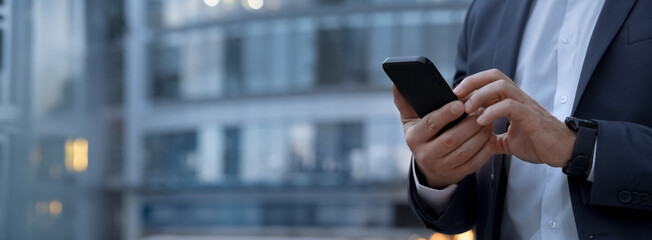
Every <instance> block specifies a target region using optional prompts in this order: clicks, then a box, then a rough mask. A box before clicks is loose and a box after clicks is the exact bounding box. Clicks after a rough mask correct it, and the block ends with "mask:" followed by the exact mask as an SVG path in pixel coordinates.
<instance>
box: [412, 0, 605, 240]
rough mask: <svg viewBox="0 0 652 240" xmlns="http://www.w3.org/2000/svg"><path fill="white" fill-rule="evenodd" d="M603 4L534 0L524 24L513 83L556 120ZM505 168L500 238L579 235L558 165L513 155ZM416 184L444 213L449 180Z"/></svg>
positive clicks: (569, 106) (568, 107)
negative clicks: (438, 187)
mask: <svg viewBox="0 0 652 240" xmlns="http://www.w3.org/2000/svg"><path fill="white" fill-rule="evenodd" d="M603 4H604V0H546V1H535V2H534V5H533V9H532V12H531V14H530V18H529V21H528V23H527V25H526V27H525V32H524V35H523V39H522V42H521V46H520V52H519V58H518V62H517V66H516V74H515V77H514V81H516V83H517V84H518V85H519V87H520V88H521V89H522V90H523V91H525V92H526V93H527V94H528V95H530V96H531V97H532V98H533V99H535V100H536V101H537V102H538V103H539V104H540V105H541V106H543V107H544V108H545V109H546V110H548V112H550V113H551V114H552V115H553V116H555V117H556V118H557V119H559V120H561V121H563V120H564V119H565V118H566V117H567V116H570V115H571V113H572V110H573V103H574V101H575V97H576V96H575V92H576V90H577V85H578V82H579V78H580V73H581V70H582V66H583V63H584V57H585V55H586V51H587V48H588V45H589V41H590V39H591V34H592V33H593V29H594V28H595V24H596V22H597V19H598V16H599V15H600V11H601V10H602V6H603ZM596 147H597V146H596ZM594 161H595V158H594ZM413 165H414V162H413ZM509 169H510V170H509V173H508V174H509V177H508V182H507V192H506V196H505V203H504V206H505V208H504V209H505V210H504V213H503V218H502V223H501V238H502V239H533V240H536V239H578V235H577V228H576V225H575V219H574V216H573V209H572V205H571V201H570V195H569V191H568V179H567V176H566V175H565V174H564V173H562V171H561V169H560V168H553V167H550V166H548V165H545V164H531V163H527V162H524V161H522V160H520V159H518V158H516V157H512V160H511V165H510V168H509ZM413 177H415V180H416V176H413ZM592 179H593V171H591V174H590V176H589V180H590V181H592ZM415 182H416V183H417V192H418V194H419V196H420V197H421V198H422V199H423V200H424V201H425V202H426V203H428V204H430V205H431V206H432V207H433V208H434V209H435V211H436V212H437V214H441V213H442V212H443V211H445V209H446V206H447V205H448V204H449V202H450V199H451V197H452V195H453V193H454V192H455V189H456V188H457V185H456V184H453V185H451V186H449V187H447V188H445V189H443V190H436V189H431V188H428V187H426V186H423V185H421V184H419V183H418V181H415ZM442 206H443V207H442Z"/></svg>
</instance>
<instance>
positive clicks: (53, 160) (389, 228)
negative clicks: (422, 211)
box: [0, 0, 470, 240]
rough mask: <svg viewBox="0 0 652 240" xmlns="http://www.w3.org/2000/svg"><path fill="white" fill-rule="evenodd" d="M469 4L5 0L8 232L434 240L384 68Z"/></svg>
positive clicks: (2, 72)
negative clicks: (422, 217) (412, 182)
mask: <svg viewBox="0 0 652 240" xmlns="http://www.w3.org/2000/svg"><path fill="white" fill-rule="evenodd" d="M469 2H470V1H452V0H450V1H447V0H436V1H434V0H433V1H429V0H402V1H394V0H392V1H390V0H364V1H343V0H336V1H334V0H328V1H325V0H192V1H189V0H146V1H138V0H123V1H86V0H62V1H49V0H25V1H22V0H21V1H10V0H7V1H2V3H0V15H2V18H0V38H1V39H2V40H1V41H0V42H1V43H0V47H1V48H0V49H1V50H0V55H1V57H2V58H1V59H2V61H0V84H1V85H0V86H1V88H0V121H2V123H3V124H2V125H0V239H195V238H197V239H201V238H202V237H206V236H208V237H209V238H211V239H405V240H408V239H410V240H416V239H419V238H420V237H424V238H428V237H429V236H431V234H432V233H431V232H430V231H428V230H426V229H425V228H423V227H422V226H421V225H420V223H419V222H418V220H417V219H416V217H415V216H413V214H412V213H411V211H410V209H409V206H408V203H407V201H406V197H405V194H406V189H405V185H406V180H407V178H406V174H407V170H408V167H409V159H410V151H409V149H408V148H407V146H406V145H405V141H404V138H403V132H402V127H401V124H400V121H399V119H398V114H397V112H396V110H395V107H394V105H393V102H392V101H393V99H392V95H391V91H390V81H389V80H388V79H387V77H386V76H385V74H384V73H383V71H382V69H381V63H382V61H383V60H384V59H385V58H386V57H389V56H399V55H425V56H428V57H429V58H430V59H432V60H433V61H434V62H435V63H436V64H437V66H438V68H439V70H440V71H441V73H442V74H443V75H444V76H448V77H449V78H450V77H452V75H453V61H454V56H455V46H456V44H457V37H458V35H459V31H460V29H461V24H462V22H463V20H464V17H465V12H466V8H467V7H468V4H469ZM27 13H31V14H30V16H31V18H12V15H24V14H27ZM18 79H23V80H21V81H19V80H18Z"/></svg>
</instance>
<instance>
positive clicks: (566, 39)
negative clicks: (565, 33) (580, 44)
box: [562, 37, 573, 43]
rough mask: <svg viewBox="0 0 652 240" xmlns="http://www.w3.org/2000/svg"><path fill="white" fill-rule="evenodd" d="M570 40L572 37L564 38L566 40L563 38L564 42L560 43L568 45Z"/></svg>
mask: <svg viewBox="0 0 652 240" xmlns="http://www.w3.org/2000/svg"><path fill="white" fill-rule="evenodd" d="M571 40H573V38H572V37H566V38H564V40H562V42H564V43H569V42H570V41H571Z"/></svg>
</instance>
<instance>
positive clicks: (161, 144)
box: [145, 131, 197, 186]
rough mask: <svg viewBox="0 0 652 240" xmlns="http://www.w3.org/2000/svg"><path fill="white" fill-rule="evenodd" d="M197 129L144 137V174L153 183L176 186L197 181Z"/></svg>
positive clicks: (149, 182) (147, 180) (148, 181)
mask: <svg viewBox="0 0 652 240" xmlns="http://www.w3.org/2000/svg"><path fill="white" fill-rule="evenodd" d="M196 155H197V133H196V132H195V131H187V132H177V133H166V134H153V135H149V136H147V137H146V138H145V159H146V165H147V167H146V168H145V177H146V182H147V183H148V184H151V185H155V186H157V185H160V186H170V185H172V186H174V185H179V184H182V185H183V184H191V183H194V182H195V177H196V174H197V168H196V167H197V166H196V164H197V163H196Z"/></svg>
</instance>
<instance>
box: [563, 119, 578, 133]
mask: <svg viewBox="0 0 652 240" xmlns="http://www.w3.org/2000/svg"><path fill="white" fill-rule="evenodd" d="M564 123H566V127H568V128H570V130H573V131H575V132H577V129H578V126H577V121H576V120H575V118H574V117H567V118H566V120H565V121H564Z"/></svg>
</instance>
